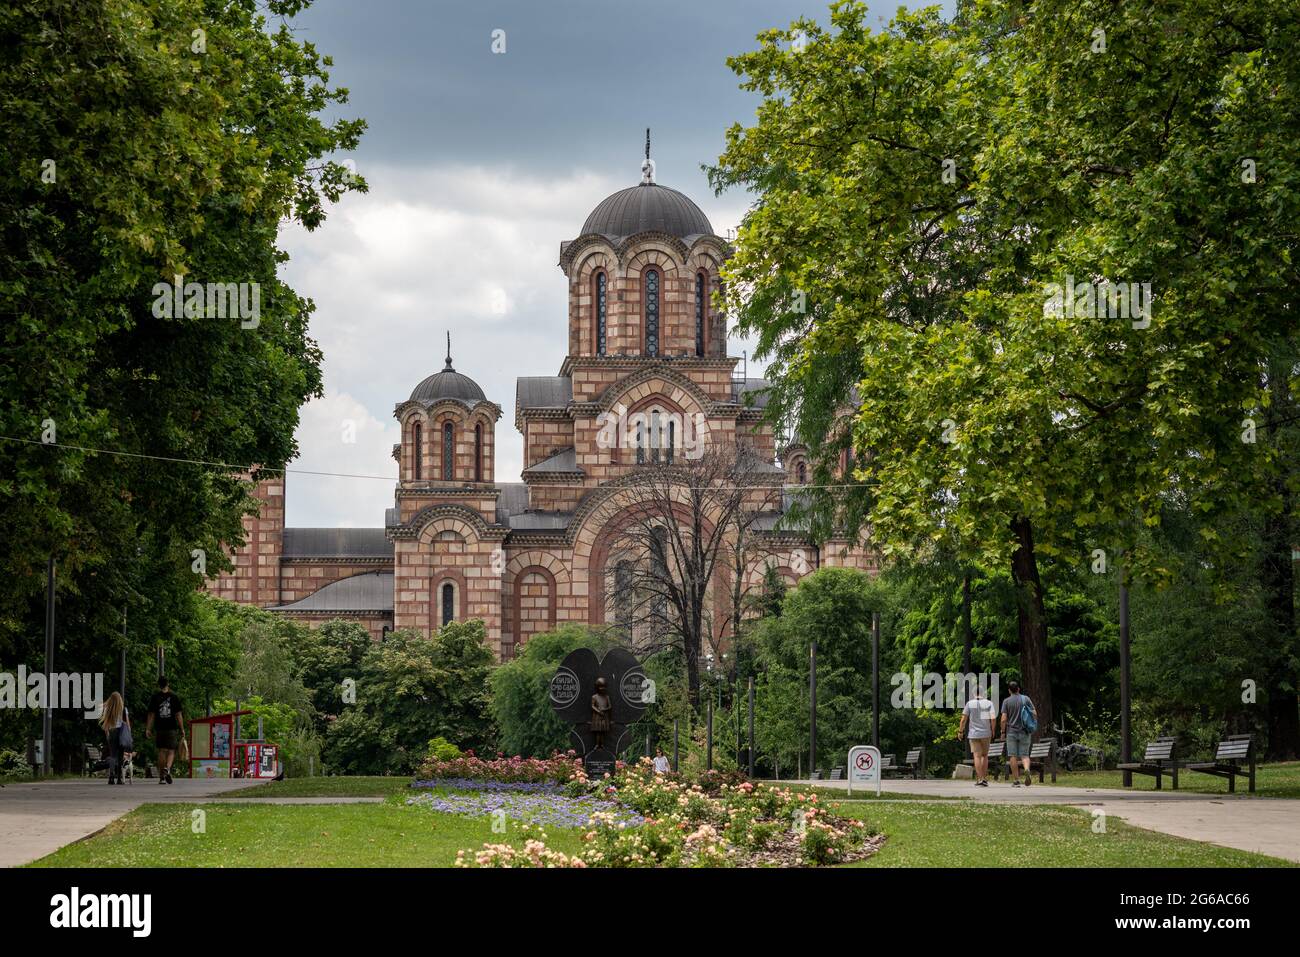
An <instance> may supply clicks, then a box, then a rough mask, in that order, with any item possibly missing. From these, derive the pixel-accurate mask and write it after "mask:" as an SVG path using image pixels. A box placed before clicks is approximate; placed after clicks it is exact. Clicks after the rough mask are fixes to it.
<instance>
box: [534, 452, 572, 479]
mask: <svg viewBox="0 0 1300 957" xmlns="http://www.w3.org/2000/svg"><path fill="white" fill-rule="evenodd" d="M576 471H578V453H577V452H576V451H575V450H574V449H573V447H572V446H570V447H569V448H567V449H560V451H558V452H556V453H555V454H554V455H551V456H549V457H548V458H544V459H542V460H541V461H540V462H538V463H537V464H536V465H530V466H528V468H526V469H524V474H525V475H526V474H528V473H532V472H576Z"/></svg>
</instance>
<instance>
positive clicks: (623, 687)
mask: <svg viewBox="0 0 1300 957" xmlns="http://www.w3.org/2000/svg"><path fill="white" fill-rule="evenodd" d="M653 688H654V683H653V682H652V681H650V680H649V679H648V678H647V677H646V674H645V671H644V670H642V668H641V663H640V662H639V661H637V660H636V656H634V655H633V654H632V653H631V652H630V651H628V650H627V649H626V648H614V649H613V650H611V651H609V652H608V653H606V655H605V657H604V658H598V657H597V656H596V653H595V652H594V651H592V650H591V649H590V648H579V649H577V650H576V651H572V652H570V653H569V654H568V656H567V657H566V658H565V659H564V661H562V662H561V663H560V667H559V668H558V669H556V672H555V675H554V677H552V678H551V685H550V698H551V706H552V707H553V708H555V713H556V714H558V715H559V716H560V717H561V718H563V719H564V720H565V721H567V722H568V723H569V724H570V725H572V728H571V730H570V732H569V733H570V738H571V741H572V744H573V750H574V751H575V752H577V754H578V755H579V756H580V757H581V758H582V763H583V766H584V767H585V768H586V770H587V774H588V775H590V776H593V777H599V776H600V775H603V774H606V773H613V771H614V762H615V761H616V760H617V758H618V755H619V753H620V752H622V750H623V749H624V748H625V747H627V745H628V744H629V743H630V742H629V741H628V740H626V739H627V735H628V727H629V725H632V724H635V723H636V721H637V720H638V719H639V718H640V717H641V715H643V714H644V713H645V709H646V706H647V705H648V704H650V703H651V701H653V696H654V692H653Z"/></svg>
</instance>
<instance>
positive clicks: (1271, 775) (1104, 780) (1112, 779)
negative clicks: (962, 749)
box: [1035, 761, 1300, 798]
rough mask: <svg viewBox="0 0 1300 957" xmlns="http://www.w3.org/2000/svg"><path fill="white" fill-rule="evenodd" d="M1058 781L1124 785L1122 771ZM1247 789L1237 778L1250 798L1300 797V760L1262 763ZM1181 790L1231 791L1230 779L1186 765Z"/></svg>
mask: <svg viewBox="0 0 1300 957" xmlns="http://www.w3.org/2000/svg"><path fill="white" fill-rule="evenodd" d="M1035 783H1037V782H1035ZM1046 783H1047V784H1051V778H1048V779H1047V782H1046ZM1056 783H1057V784H1058V785H1069V786H1070V787H1076V788H1123V786H1124V784H1123V780H1122V772H1120V771H1073V772H1071V771H1061V772H1060V773H1059V774H1058V775H1057V781H1056ZM1161 786H1162V788H1163V789H1164V790H1166V791H1167V790H1169V789H1170V788H1171V787H1172V784H1171V783H1170V781H1169V776H1168V775H1164V777H1163V780H1162V782H1161ZM1133 787H1134V789H1135V790H1140V791H1154V790H1155V787H1156V779H1155V778H1153V777H1151V776H1150V775H1148V774H1135V775H1133ZM1246 788H1247V782H1246V779H1245V778H1237V792H1236V793H1237V794H1241V795H1246V796H1250V797H1266V798H1300V761H1290V762H1285V763H1281V764H1261V765H1259V766H1258V767H1256V769H1255V793H1254V794H1253V795H1251V794H1250V792H1249V791H1247V790H1246ZM1178 790H1180V791H1193V792H1196V793H1198V794H1227V793H1228V779H1227V778H1218V777H1214V776H1213V775H1211V774H1200V773H1199V772H1196V771H1188V770H1187V769H1186V768H1182V769H1180V770H1179V772H1178Z"/></svg>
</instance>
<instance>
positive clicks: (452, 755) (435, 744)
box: [425, 735, 464, 761]
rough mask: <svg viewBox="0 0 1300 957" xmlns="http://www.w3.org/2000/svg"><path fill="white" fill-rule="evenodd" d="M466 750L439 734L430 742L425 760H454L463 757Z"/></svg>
mask: <svg viewBox="0 0 1300 957" xmlns="http://www.w3.org/2000/svg"><path fill="white" fill-rule="evenodd" d="M463 755H464V752H463V751H461V749H460V748H458V747H456V745H454V744H452V743H451V742H450V741H448V740H447V739H446V738H444V737H442V736H441V735H439V736H438V737H436V738H434V739H433V740H432V741H430V742H429V753H428V755H427V757H426V758H425V760H427V761H454V760H456V759H457V758H459V757H462V756H463Z"/></svg>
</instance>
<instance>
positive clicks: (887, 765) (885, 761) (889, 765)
mask: <svg viewBox="0 0 1300 957" xmlns="http://www.w3.org/2000/svg"><path fill="white" fill-rule="evenodd" d="M897 770H898V765H896V764H895V763H894V756H893V755H892V754H882V755H881V756H880V776H881V777H884V776H885V775H886V774H888V773H889V772H890V771H897Z"/></svg>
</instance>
